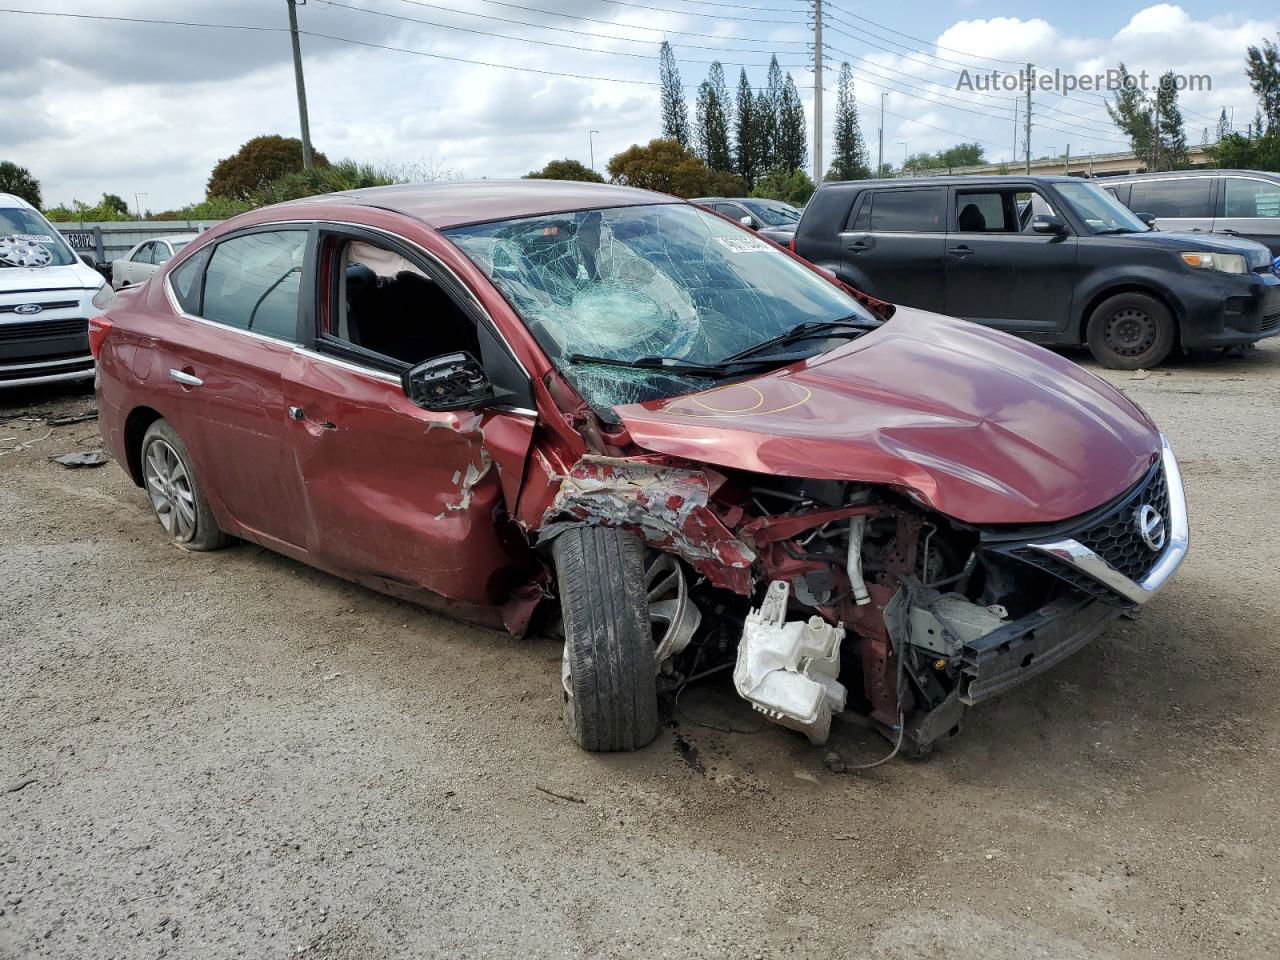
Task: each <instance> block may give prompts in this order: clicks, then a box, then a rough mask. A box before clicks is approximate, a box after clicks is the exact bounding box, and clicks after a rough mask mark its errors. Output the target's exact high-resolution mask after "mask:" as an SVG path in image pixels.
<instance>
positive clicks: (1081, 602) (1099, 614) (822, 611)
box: [542, 456, 1125, 755]
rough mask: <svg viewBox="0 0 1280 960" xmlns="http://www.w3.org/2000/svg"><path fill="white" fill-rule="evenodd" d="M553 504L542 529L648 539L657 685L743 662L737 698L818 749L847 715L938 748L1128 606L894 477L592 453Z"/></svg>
mask: <svg viewBox="0 0 1280 960" xmlns="http://www.w3.org/2000/svg"><path fill="white" fill-rule="evenodd" d="M548 514H549V515H550V514H555V515H557V516H558V517H559V518H560V519H559V521H558V522H555V521H553V522H549V523H548V524H547V525H546V526H545V527H544V529H543V531H542V533H543V536H544V537H549V536H550V537H553V536H555V534H556V532H557V530H558V529H563V528H564V527H566V526H569V525H572V524H575V523H583V522H585V523H588V524H595V523H604V524H607V525H610V526H620V527H624V528H627V529H630V530H632V531H633V532H636V533H638V534H640V535H641V536H642V537H643V538H644V540H645V541H646V543H647V544H648V545H649V546H650V547H651V548H653V553H652V554H651V556H652V557H653V558H654V559H653V560H652V561H651V564H650V567H649V570H650V574H649V576H647V578H646V580H647V582H648V586H649V587H650V598H651V607H656V610H653V609H651V617H650V618H651V622H652V628H653V632H654V642H655V644H656V646H657V650H658V653H657V663H656V667H657V670H658V674H659V682H660V686H663V687H665V688H666V689H668V690H672V689H676V688H678V687H680V685H681V684H683V683H684V682H685V681H686V680H687V678H688V677H689V676H691V675H694V674H697V675H699V676H701V675H704V674H705V673H706V672H708V671H709V670H710V669H713V668H715V667H717V666H719V667H721V668H723V669H729V664H732V670H733V682H734V686H735V688H736V690H737V692H738V693H739V695H741V696H742V697H743V698H744V699H745V700H746V701H747V702H749V703H750V704H751V705H752V707H753V708H754V709H755V710H757V711H759V712H760V713H761V714H763V715H764V716H765V717H767V718H768V719H770V720H772V721H774V722H776V723H778V724H780V725H782V726H785V727H789V728H791V729H794V730H797V731H799V732H801V733H803V734H804V735H805V736H807V737H808V738H809V740H810V741H811V742H812V743H814V744H820V743H823V742H825V741H826V739H827V737H828V734H829V731H830V728H831V722H832V719H833V718H834V717H839V716H841V715H842V714H843V715H845V716H846V717H850V716H856V717H857V718H858V719H859V720H860V721H861V722H862V723H864V724H866V723H868V722H869V724H870V725H871V726H873V727H874V728H876V729H877V730H879V731H880V732H881V733H883V734H884V735H885V736H886V737H888V738H889V739H890V740H891V741H893V742H895V743H896V745H897V747H898V748H901V750H902V751H903V752H904V753H907V754H917V755H918V754H921V753H924V752H927V751H928V750H929V749H930V747H931V746H932V744H934V743H935V742H937V741H939V740H943V739H946V738H948V737H950V736H953V735H954V734H956V733H957V732H958V731H959V729H960V726H961V723H962V720H963V715H964V712H965V709H966V707H967V706H968V705H971V704H973V703H976V702H978V701H980V700H982V699H985V698H986V697H988V696H990V695H992V694H994V693H996V692H998V691H999V690H1002V689H1005V688H1006V687H1008V686H1012V685H1013V684H1015V683H1018V682H1020V681H1021V680H1023V679H1025V676H1026V675H1027V674H1029V673H1033V672H1039V670H1040V669H1043V668H1046V667H1048V666H1050V665H1051V664H1052V663H1054V662H1057V661H1058V660H1060V659H1062V658H1063V657H1064V656H1066V655H1067V654H1068V653H1071V652H1073V651H1074V650H1076V649H1078V648H1079V647H1080V646H1082V645H1083V644H1084V643H1086V642H1087V641H1088V640H1089V639H1092V637H1094V636H1096V635H1097V633H1099V632H1101V630H1102V629H1103V628H1104V627H1105V626H1106V625H1107V624H1108V623H1110V622H1111V621H1112V620H1113V619H1114V618H1115V617H1116V616H1118V615H1119V614H1120V613H1121V612H1123V609H1124V608H1125V604H1124V603H1123V602H1121V601H1120V599H1119V598H1115V601H1114V602H1109V601H1108V600H1107V599H1105V598H1100V597H1099V596H1097V595H1090V593H1089V592H1088V591H1087V590H1082V589H1079V588H1077V587H1075V586H1073V585H1072V584H1071V583H1070V582H1069V581H1068V580H1067V579H1064V577H1062V576H1059V575H1055V574H1054V573H1053V572H1051V571H1050V570H1048V569H1045V568H1044V567H1042V566H1037V565H1035V564H1033V563H1030V562H1027V561H1026V560H1024V559H1021V558H1020V557H1019V556H1018V555H1017V552H1016V550H1013V549H1010V546H1009V542H1006V541H1008V537H1007V536H1006V535H1005V534H1006V532H1005V531H989V530H981V529H978V528H975V527H971V526H968V525H965V524H962V523H959V522H957V521H954V520H951V519H949V518H947V517H944V516H942V515H940V514H937V513H936V512H933V511H930V510H928V509H925V508H923V507H921V506H920V505H918V504H916V503H915V502H914V501H913V499H912V498H911V497H910V496H909V495H907V494H905V493H899V492H897V491H895V490H892V489H888V488H882V487H875V486H867V485H861V484H856V483H846V482H841V481H832V480H799V479H789V478H785V477H777V476H755V475H750V474H741V473H735V472H729V471H726V472H724V473H721V472H719V471H716V470H712V469H708V468H704V469H702V470H690V469H685V468H683V465H677V464H676V463H675V462H673V461H672V460H671V459H670V458H664V457H638V458H611V457H594V456H587V457H584V458H583V459H582V460H581V461H579V463H578V464H576V465H575V466H574V468H573V469H572V470H571V471H570V474H569V476H567V477H565V478H564V479H563V481H562V485H561V489H560V493H559V495H558V497H557V498H556V501H555V504H554V505H553V506H552V508H551V509H550V510H549V511H548ZM566 516H568V517H572V518H573V519H572V520H568V521H566V520H565V519H564V518H565V517H566ZM1025 532H1026V531H1018V533H1020V534H1021V533H1025ZM1014 540H1016V541H1017V542H1018V543H1022V542H1024V541H1023V540H1022V539H1020V538H1018V537H1015V538H1014ZM676 557H678V558H679V559H678V560H674V559H673V558H676Z"/></svg>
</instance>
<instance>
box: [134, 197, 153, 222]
mask: <svg viewBox="0 0 1280 960" xmlns="http://www.w3.org/2000/svg"><path fill="white" fill-rule="evenodd" d="M149 196H151V194H149V193H135V194H134V195H133V215H134V217H135V218H137V219H138V220H141V219H142V200H141V199H140V198H141V197H149Z"/></svg>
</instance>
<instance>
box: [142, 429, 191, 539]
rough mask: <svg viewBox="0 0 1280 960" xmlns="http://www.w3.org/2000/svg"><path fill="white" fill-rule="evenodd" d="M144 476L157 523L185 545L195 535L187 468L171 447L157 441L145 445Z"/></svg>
mask: <svg viewBox="0 0 1280 960" xmlns="http://www.w3.org/2000/svg"><path fill="white" fill-rule="evenodd" d="M143 474H144V478H145V480H146V484H147V495H148V496H150V497H151V507H152V509H153V510H155V512H156V519H158V520H159V521H160V525H161V526H162V527H164V529H165V532H166V533H167V534H169V536H171V537H173V538H174V539H175V540H177V541H178V542H179V543H186V542H187V541H189V540H190V539H191V538H192V537H194V536H195V533H196V498H195V493H194V491H192V489H191V477H190V475H189V474H188V473H187V467H186V464H184V463H183V462H182V458H181V457H179V456H178V452H177V451H176V450H174V449H173V447H171V446H170V445H169V444H168V443H166V442H165V441H164V440H161V439H159V438H156V439H154V440H152V441H151V443H150V444H148V445H147V452H146V456H145V457H144V458H143Z"/></svg>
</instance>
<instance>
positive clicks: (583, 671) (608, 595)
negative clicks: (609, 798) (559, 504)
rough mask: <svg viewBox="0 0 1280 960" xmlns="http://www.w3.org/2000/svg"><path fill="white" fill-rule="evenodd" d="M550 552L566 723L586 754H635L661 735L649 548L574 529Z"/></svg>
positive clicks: (604, 530)
mask: <svg viewBox="0 0 1280 960" xmlns="http://www.w3.org/2000/svg"><path fill="white" fill-rule="evenodd" d="M552 554H553V556H554V558H555V565H556V576H557V580H558V583H559V588H560V608H561V615H562V617H563V619H564V662H563V669H562V674H561V682H562V685H563V689H564V718H565V723H567V724H568V726H569V733H570V735H571V736H572V737H573V739H574V741H575V742H576V743H577V744H578V746H580V747H582V748H583V749H584V750H597V751H615V750H637V749H639V748H640V747H643V746H645V745H646V744H648V743H650V742H651V741H652V740H653V738H654V737H656V736H657V735H658V691H657V677H656V673H657V670H656V662H655V646H654V640H653V629H652V626H651V624H650V610H649V596H648V595H649V589H648V587H647V585H646V576H645V568H644V544H643V543H642V542H641V540H640V538H639V537H637V536H635V535H634V534H631V533H627V532H625V531H623V530H616V529H613V528H611V527H576V528H574V529H572V530H568V531H566V532H565V533H563V534H561V535H560V536H559V537H557V538H556V541H555V544H554V547H553V549H552Z"/></svg>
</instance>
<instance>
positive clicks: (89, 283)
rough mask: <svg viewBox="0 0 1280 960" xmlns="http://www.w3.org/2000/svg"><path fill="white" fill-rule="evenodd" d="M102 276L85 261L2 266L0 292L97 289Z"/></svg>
mask: <svg viewBox="0 0 1280 960" xmlns="http://www.w3.org/2000/svg"><path fill="white" fill-rule="evenodd" d="M100 286H102V276H101V275H100V274H99V273H98V271H96V270H94V269H93V268H92V267H90V266H87V265H86V264H85V263H84V262H83V261H80V260H77V261H76V262H75V263H68V264H64V265H61V266H49V267H0V293H10V292H17V291H24V292H25V291H32V292H42V291H46V290H96V289H98V287H100Z"/></svg>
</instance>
